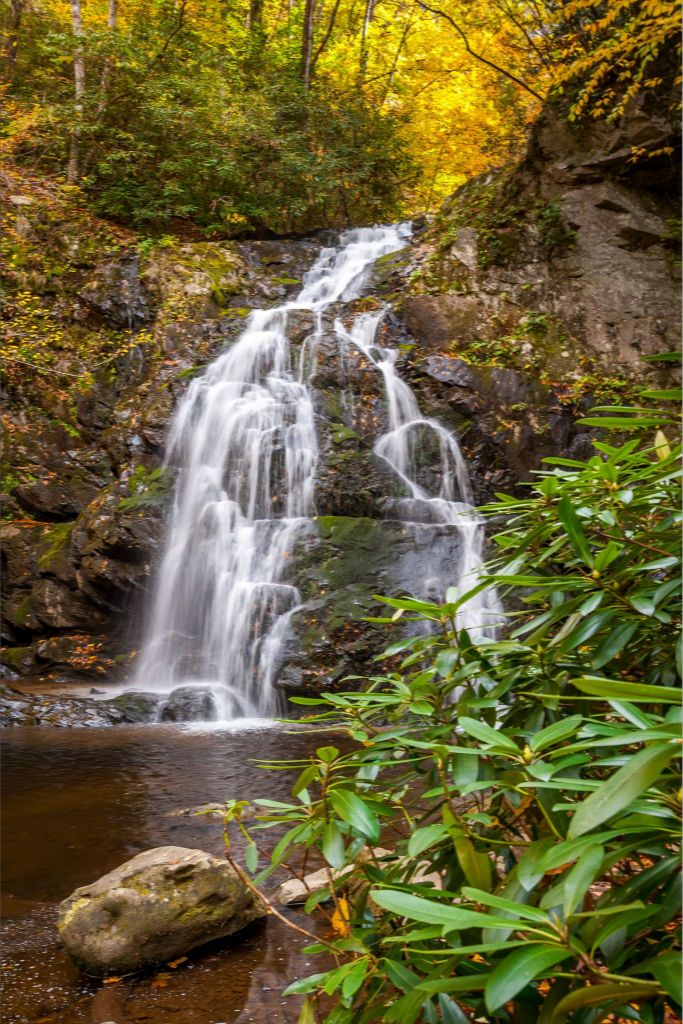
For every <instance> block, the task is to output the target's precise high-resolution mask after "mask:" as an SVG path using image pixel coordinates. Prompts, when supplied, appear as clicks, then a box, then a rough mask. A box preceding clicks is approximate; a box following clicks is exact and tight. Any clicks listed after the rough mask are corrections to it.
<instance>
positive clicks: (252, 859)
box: [244, 843, 258, 875]
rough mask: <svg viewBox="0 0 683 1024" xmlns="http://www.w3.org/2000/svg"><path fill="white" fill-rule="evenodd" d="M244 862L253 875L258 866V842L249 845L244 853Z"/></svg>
mask: <svg viewBox="0 0 683 1024" xmlns="http://www.w3.org/2000/svg"><path fill="white" fill-rule="evenodd" d="M244 863H245V864H246V865H247V869H248V870H249V871H251V873H252V875H253V874H254V872H255V871H256V869H257V868H258V847H257V846H256V843H249V844H248V845H247V849H246V851H245V854H244Z"/></svg>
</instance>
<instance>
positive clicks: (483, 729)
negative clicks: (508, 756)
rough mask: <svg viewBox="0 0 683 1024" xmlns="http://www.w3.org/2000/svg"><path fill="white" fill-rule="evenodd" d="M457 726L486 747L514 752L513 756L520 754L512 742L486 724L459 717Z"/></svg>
mask: <svg viewBox="0 0 683 1024" xmlns="http://www.w3.org/2000/svg"><path fill="white" fill-rule="evenodd" d="M458 725H459V726H460V727H461V728H462V729H464V730H465V732H466V733H468V734H469V735H470V736H474V738H475V740H479V742H480V743H484V744H485V745H486V746H487V747H501V748H503V749H504V750H509V751H511V752H512V751H514V753H515V754H519V753H520V750H519V747H518V746H517V744H516V743H514V742H513V740H511V739H509V738H508V737H507V736H504V735H503V734H502V733H501V732H498V730H497V729H492V728H491V726H490V725H487V724H486V722H478V721H477V720H476V719H474V718H467V717H461V718H458Z"/></svg>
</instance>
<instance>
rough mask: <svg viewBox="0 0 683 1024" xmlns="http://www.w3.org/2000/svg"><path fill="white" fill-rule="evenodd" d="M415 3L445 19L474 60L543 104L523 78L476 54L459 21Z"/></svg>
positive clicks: (541, 99) (417, 2)
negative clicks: (524, 90)
mask: <svg viewBox="0 0 683 1024" xmlns="http://www.w3.org/2000/svg"><path fill="white" fill-rule="evenodd" d="M415 3H416V4H417V6H418V7H419V8H421V9H422V10H423V11H429V12H430V14H436V15H437V16H438V17H439V18H443V19H444V20H445V21H447V22H448V23H449V25H452V27H453V28H454V29H455V31H456V32H457V33H458V35H459V36H460V38H461V39H462V41H463V43H464V45H465V49H466V50H467V52H468V53H469V55H470V57H474V59H475V60H478V61H479V62H480V63H481V64H485V65H486V66H487V67H489V68H492V69H493V70H494V71H497V72H498V74H499V75H503V77H504V78H508V79H509V80H510V81H511V82H514V83H515V85H518V86H520V88H522V89H526V91H527V92H528V93H531V95H532V96H534V97H535V98H536V99H537V100H539V101H540V102H541V103H542V102H543V99H544V97H543V96H541V95H540V93H537V92H536V90H535V89H532V88H531V86H530V85H527V84H526V82H523V81H522V79H521V78H517V76H516V75H513V74H512V72H511V71H506V70H505V68H501V67H500V66H499V65H498V64H494V62H493V61H492V60H488V59H487V58H486V57H482V55H481V54H480V53H476V52H475V51H474V50H473V49H472V47H471V46H470V43H469V40H468V38H467V36H466V35H465V33H464V32H463V30H462V29H461V27H460V25H458V23H457V21H455V20H454V19H453V18H452V17H451V16H450V14H447V13H446V11H442V10H441V8H439V7H430V6H429V4H426V3H424V2H423V0H415Z"/></svg>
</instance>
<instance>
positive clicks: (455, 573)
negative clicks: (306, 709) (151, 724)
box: [134, 227, 491, 721]
mask: <svg viewBox="0 0 683 1024" xmlns="http://www.w3.org/2000/svg"><path fill="white" fill-rule="evenodd" d="M408 234H409V232H408V230H407V228H405V227H383V228H371V229H361V230H356V231H349V232H347V233H346V234H344V235H343V236H342V239H341V247H340V248H338V249H324V250H323V251H322V252H321V254H320V256H319V258H318V260H317V261H316V263H315V265H314V266H313V268H312V269H311V270H310V271H309V272H308V274H307V275H306V276H305V278H304V285H303V288H302V290H301V292H300V294H299V296H298V297H297V298H296V299H295V300H294V301H293V302H290V303H287V304H285V305H282V306H279V307H277V308H276V309H271V310H261V311H256V312H254V313H252V314H251V316H250V318H249V320H248V322H247V326H246V329H245V331H244V333H243V334H242V335H241V337H240V338H239V339H238V340H237V342H236V343H235V344H234V345H233V347H232V348H230V349H229V350H228V351H227V352H226V353H224V354H223V355H221V356H220V357H219V358H218V359H216V361H215V362H214V363H212V364H211V365H210V366H209V368H208V369H207V371H206V373H205V374H204V375H203V376H202V377H200V378H197V379H195V380H194V381H193V382H192V383H191V384H190V386H189V388H188V392H187V395H186V396H185V397H184V399H183V400H182V401H181V403H180V404H179V406H178V409H177V412H176V415H175V418H174V420H173V423H172V426H171V431H170V436H169V441H168V449H167V456H166V461H167V463H169V464H171V465H174V466H178V467H179V472H178V480H177V484H176V491H175V500H174V506H173V511H172V515H171V519H170V523H169V525H168V530H167V536H166V544H165V551H164V555H163V560H162V563H161V567H160V571H159V576H158V581H157V585H156V592H155V596H154V601H153V605H152V610H151V616H150V621H149V628H148V639H147V641H146V643H145V645H144V647H143V650H142V653H141V658H140V664H139V668H138V671H137V674H136V680H135V684H134V688H135V689H142V690H146V691H156V692H159V693H163V694H171V693H172V692H173V691H177V690H178V689H179V688H182V689H183V690H185V689H186V688H187V689H188V694H187V695H186V699H187V700H188V703H189V705H194V708H193V709H192V711H191V714H190V717H197V709H198V710H199V715H200V717H202V718H205V719H213V720H219V721H221V720H222V721H226V720H233V719H235V718H241V717H245V718H254V717H256V718H263V717H268V716H272V715H274V714H277V712H278V705H279V701H278V697H277V690H276V687H275V683H276V679H277V674H278V672H279V670H280V668H281V664H282V659H283V653H284V648H285V644H286V641H287V639H288V637H289V634H290V619H291V616H292V614H293V612H294V611H296V610H297V609H298V608H299V607H300V596H299V594H298V592H297V590H296V588H295V587H294V586H292V584H291V582H290V580H289V573H288V566H289V561H288V560H289V558H290V556H291V555H292V553H293V551H294V548H295V546H296V544H297V543H298V542H299V541H300V540H301V538H302V537H303V535H304V533H305V532H306V530H307V528H308V524H309V522H310V517H311V516H312V515H313V513H314V489H315V471H316V464H317V458H318V443H317V436H316V429H315V422H314V409H313V401H312V392H311V389H310V388H309V386H308V379H307V376H306V374H307V373H310V372H311V365H312V364H313V363H314V362H315V349H316V342H317V340H318V339H319V337H320V335H321V332H322V314H323V312H324V310H325V308H326V307H327V306H329V305H330V304H331V303H333V302H338V301H344V300H350V299H353V298H356V297H357V296H358V295H359V294H360V292H361V290H362V288H363V285H364V283H365V277H366V271H367V270H368V269H369V268H370V267H371V266H372V264H373V262H374V261H375V260H376V259H377V258H378V257H380V256H382V255H385V254H387V253H390V252H394V251H396V250H397V249H400V248H402V247H403V246H404V245H405V242H406V239H407V237H408ZM302 309H303V310H309V311H311V312H312V313H313V314H314V329H313V331H312V333H311V335H310V336H309V338H308V339H307V340H306V342H304V344H303V346H302V350H301V354H300V358H299V360H298V365H297V366H294V365H293V360H292V353H291V351H290V343H289V338H288V317H289V314H290V313H291V312H292V311H294V310H302ZM381 317H382V314H372V315H368V314H362V315H360V316H359V317H357V319H356V321H355V323H354V325H353V327H352V329H351V331H350V332H347V331H346V329H345V328H344V327H343V325H342V324H341V323H340V322H337V324H336V331H337V335H338V337H339V341H340V344H342V345H348V344H353V345H355V346H356V347H357V348H358V349H360V350H361V351H362V352H363V353H364V354H365V355H366V356H367V357H368V358H369V359H370V360H371V361H372V362H373V363H374V364H375V366H376V367H377V368H378V370H380V371H381V372H382V374H383V375H384V381H385V386H386V394H387V400H388V410H389V430H388V432H387V433H386V434H384V436H383V437H381V438H380V440H379V441H378V442H377V445H376V449H375V450H376V452H377V454H378V455H379V456H381V457H382V458H383V459H385V460H386V462H387V463H388V464H389V465H390V466H391V467H392V469H393V470H394V471H395V472H396V474H397V475H398V476H399V478H400V480H401V481H402V483H403V485H404V487H405V489H406V490H407V492H408V494H409V497H407V498H405V499H402V500H400V501H399V516H400V518H401V519H404V520H406V521H409V522H414V523H415V524H416V525H415V529H420V528H424V529H428V528H434V526H441V528H443V527H444V526H450V527H454V528H456V529H457V530H458V531H459V534H460V537H461V556H460V559H459V565H458V566H452V565H449V566H444V576H445V577H446V579H445V580H444V581H443V584H444V585H443V587H441V583H440V582H439V584H438V588H440V589H443V590H445V588H446V587H447V586H455V587H456V588H462V587H464V586H466V585H467V586H471V585H472V583H473V582H474V578H475V576H476V572H477V570H478V568H479V566H480V564H481V544H482V529H481V526H480V524H479V523H478V521H477V520H476V519H475V518H474V517H473V516H472V515H471V513H470V512H469V505H468V504H467V503H468V502H469V501H470V490H469V482H468V477H467V470H466V467H465V465H464V462H463V459H462V456H461V454H460V450H459V448H458V445H457V441H456V440H455V438H454V437H453V436H452V435H451V434H450V433H449V432H448V431H447V430H446V429H445V428H444V427H443V426H442V425H441V424H439V423H437V422H436V421H434V420H428V419H424V418H423V417H422V416H421V415H420V411H419V409H418V406H417V403H416V401H415V397H414V395H413V394H412V392H411V390H410V388H409V387H408V386H407V385H406V384H405V383H403V382H402V381H401V380H400V379H399V377H398V376H397V374H396V372H395V361H396V353H394V352H392V351H388V350H386V349H382V348H380V347H379V346H377V345H376V344H375V340H374V339H375V334H376V331H377V328H378V325H379V322H380V320H381ZM424 431H427V432H432V433H433V434H434V436H435V437H436V438H437V439H438V443H439V450H440V460H441V467H440V473H439V476H440V481H441V483H440V490H439V493H438V494H435V495H431V494H429V493H428V492H427V491H426V490H425V489H424V487H422V486H420V485H419V484H418V483H417V474H418V470H417V465H416V461H415V451H416V449H417V447H418V445H419V434H420V432H424ZM418 524H424V526H423V527H420V526H419V525H418ZM466 577H468V578H466ZM429 582H430V584H433V581H429ZM487 600H488V599H487V598H484V597H482V598H481V599H479V600H478V601H473V602H471V605H468V606H467V609H468V610H467V611H466V612H464V613H463V616H462V625H463V626H469V627H474V628H475V629H479V630H481V629H482V628H485V622H486V616H487V615H488V614H489V612H490V610H491V609H489V608H488V607H487ZM489 603H490V602H489ZM180 696H181V697H182V696H183V695H180ZM174 699H175V700H176V701H177V700H178V695H177V694H176V696H175V698H174Z"/></svg>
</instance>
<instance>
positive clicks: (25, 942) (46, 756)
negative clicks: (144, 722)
mask: <svg viewBox="0 0 683 1024" xmlns="http://www.w3.org/2000/svg"><path fill="white" fill-rule="evenodd" d="M0 737H1V739H2V747H3V779H4V785H3V830H2V843H3V849H2V868H3V872H2V874H3V891H2V917H3V921H2V941H3V956H4V964H3V970H2V976H3V977H2V980H3V982H4V996H3V1002H2V1021H3V1022H4V1024H38V1022H41V1024H43V1022H44V1024H105V1022H109V1024H162V1022H164V1024H247V1022H254V1024H266V1022H267V1024H271V1022H272V1024H290V1022H291V1024H294V1022H295V1021H296V1020H297V1017H298V1012H299V1006H298V1000H296V999H294V998H290V999H283V998H282V996H281V995H280V993H281V991H282V989H283V988H284V987H285V985H286V984H287V983H288V982H289V981H291V980H292V979H293V978H295V977H301V976H302V975H304V974H307V973H312V970H313V966H312V965H311V962H310V958H308V957H306V956H304V955H303V954H302V953H301V952H300V945H301V944H300V943H299V941H298V939H297V937H296V936H294V935H293V933H292V932H291V931H289V930H288V929H287V928H286V927H285V926H284V925H281V924H279V923H278V922H277V921H276V920H274V919H269V920H267V921H262V922H256V923H255V924H254V925H252V926H251V927H250V928H248V929H247V930H245V931H244V932H242V933H241V934H240V935H239V936H236V937H231V938H228V939H225V940H223V941H221V942H220V943H216V944H213V945H211V946H207V947H204V948H203V949H202V950H200V951H195V952H194V953H193V954H191V955H190V956H189V957H188V959H187V961H186V962H184V963H182V964H179V965H178V966H177V967H175V968H170V967H167V966H166V967H163V968H160V969H159V970H157V971H156V972H149V973H147V974H145V975H143V976H138V977H135V978H131V979H123V980H122V981H119V982H113V983H111V984H105V985H102V984H100V983H99V982H95V981H91V980H88V979H86V978H84V977H83V976H82V975H80V974H79V973H78V971H76V969H75V968H74V967H73V965H72V964H71V963H70V961H69V959H68V957H67V956H66V954H65V953H64V952H63V951H62V950H61V949H60V947H59V943H58V941H57V938H56V932H55V925H54V922H55V917H56V908H57V904H58V903H59V902H60V900H62V899H63V898H64V897H65V896H68V895H69V893H70V892H71V891H72V890H73V889H74V888H76V887H77V886H79V885H83V884H85V883H87V882H91V881H93V880H94V879H96V878H98V877H99V876H100V875H102V874H104V873H105V872H107V871H109V870H111V869H112V868H114V867H115V866H116V865H117V864H120V863H121V862H122V861H124V860H126V859H127V858H129V857H131V856H133V855H134V854H136V853H139V852H141V851H142V850H145V849H148V848H150V847H153V846H163V845H178V846H191V847H198V848H200V849H204V850H208V851H209V852H211V853H215V854H220V853H221V851H222V836H221V823H220V821H217V820H216V819H212V818H210V817H199V818H198V817H178V816H175V815H174V812H176V811H178V810H179V809H181V808H185V807H191V806H196V805H199V804H205V803H209V802H213V801H221V800H225V799H230V798H236V799H249V798H253V797H255V796H269V797H273V798H276V799H282V798H283V797H286V795H287V791H288V786H289V785H290V784H291V776H288V775H287V774H285V773H281V772H262V771H260V770H258V769H257V767H256V765H255V763H254V758H266V759H268V758H272V759H275V758H286V757H300V756H306V754H307V753H308V752H309V751H310V750H311V749H312V748H314V747H315V746H316V745H317V742H316V738H315V737H313V736H311V735H310V734H309V735H306V734H304V733H302V732H301V731H299V732H295V733H294V734H286V733H284V732H283V731H281V730H278V729H262V730H251V731H246V732H244V731H243V732H204V733H193V732H186V731H182V729H180V728H176V727H170V726H137V727H130V728H127V727H122V726H117V727H114V728H109V729H79V730H69V729H7V730H0ZM274 841H275V840H274V839H272V840H271V839H270V838H267V839H266V840H265V843H264V846H267V845H273V844H274ZM291 917H292V919H293V920H298V921H299V922H300V923H306V924H309V922H308V921H306V922H304V919H303V917H302V916H299V915H297V914H295V913H292V914H291ZM318 969H319V965H318Z"/></svg>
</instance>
